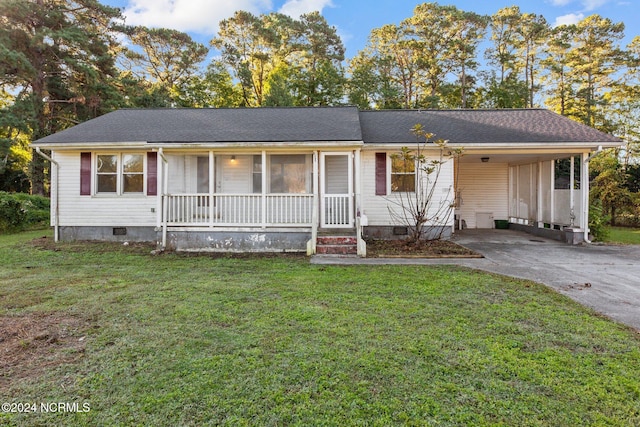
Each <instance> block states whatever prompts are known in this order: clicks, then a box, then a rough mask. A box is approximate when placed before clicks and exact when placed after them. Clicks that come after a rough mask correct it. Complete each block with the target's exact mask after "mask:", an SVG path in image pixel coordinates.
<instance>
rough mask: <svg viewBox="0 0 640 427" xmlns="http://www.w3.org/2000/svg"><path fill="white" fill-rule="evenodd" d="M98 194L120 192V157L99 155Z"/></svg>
mask: <svg viewBox="0 0 640 427" xmlns="http://www.w3.org/2000/svg"><path fill="white" fill-rule="evenodd" d="M97 170H98V180H97V181H98V189H97V190H98V191H97V192H98V193H116V192H117V190H118V156H116V155H112V154H109V155H105V154H100V155H98V169H97Z"/></svg>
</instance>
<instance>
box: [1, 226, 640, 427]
mask: <svg viewBox="0 0 640 427" xmlns="http://www.w3.org/2000/svg"><path fill="white" fill-rule="evenodd" d="M41 234H42V232H40V233H34V232H31V233H24V234H20V235H11V236H0V259H2V260H3V263H2V264H0V283H1V285H0V317H1V318H4V319H10V318H20V317H21V316H30V315H36V314H38V315H44V314H52V313H54V314H55V315H56V316H69V317H74V318H81V319H83V322H84V323H81V324H86V325H87V326H86V328H85V329H84V330H79V331H77V332H75V333H74V334H75V335H74V334H71V335H72V337H73V338H76V339H77V340H82V341H83V342H84V343H86V344H85V347H84V348H83V349H82V350H81V351H80V350H77V349H75V348H74V347H62V346H56V345H51V346H50V348H49V349H48V350H49V353H43V354H42V355H41V357H42V358H43V360H42V363H43V364H44V365H45V366H48V367H47V368H46V369H41V370H39V371H38V372H34V373H33V374H32V375H27V376H22V377H20V378H15V379H12V378H11V377H10V378H9V383H8V386H6V387H5V388H0V401H2V402H7V401H8V402H78V403H79V404H80V405H82V403H85V402H86V403H88V404H90V411H88V412H84V413H64V412H58V413H55V414H52V413H49V414H43V413H37V414H6V413H5V414H3V413H0V424H2V425H9V426H22V425H56V426H65V425H69V426H77V425H91V426H93V425H122V426H128V425H154V426H163V425H166V426H176V425H185V426H190V425H193V426H204V425H229V426H249V425H251V426H253V425H266V426H276V425H277V426H281V425H300V426H309V425H314V426H317V425H328V426H333V425H336V426H343V425H374V426H375V425H379V426H388V425H434V426H485V425H495V426H507V425H518V426H542V425H558V426H560V425H563V426H569V425H581V426H584V425H597V426H605V425H611V426H633V425H638V424H640V383H639V382H638V378H640V364H638V360H640V338H639V337H638V334H637V333H635V332H633V331H631V330H630V329H628V328H626V327H624V326H621V325H619V324H616V323H613V322H611V321H609V320H606V319H604V318H601V317H599V316H597V315H595V314H594V313H593V312H591V311H590V310H588V309H586V308H583V307H582V306H580V305H578V304H576V303H574V302H572V301H570V300H569V299H567V298H566V297H563V296H561V295H559V294H557V293H555V292H553V291H551V290H549V289H547V288H546V287H543V286H542V285H538V284H535V283H532V282H527V281H521V280H515V279H508V278H504V277H501V276H497V275H489V274H483V273H479V272H475V271H471V270H465V269H457V268H452V267H421V266H379V267H372V266H350V267H338V266H335V267H334V266H316V265H310V264H309V262H308V260H307V259H306V258H304V257H294V256H286V257H285V256H281V257H247V258H245V259H236V258H227V257H221V258H213V257H207V256H181V255H174V254H168V255H162V256H150V255H149V254H148V253H149V251H148V248H144V247H137V246H128V247H124V246H120V245H108V244H60V245H51V244H46V245H44V246H43V245H34V244H31V243H29V242H30V241H31V239H33V238H34V237H38V236H39V235H41ZM48 240H50V239H48ZM76 323H77V322H76ZM29 344H30V342H29V341H27V342H26V344H25V346H26V347H28V346H29ZM2 346H3V344H2V343H0V351H1V350H2ZM60 351H63V352H76V351H78V354H74V355H75V356H76V357H73V358H66V359H65V360H67V361H66V362H64V363H59V364H56V365H47V364H46V363H47V360H51V359H52V358H53V355H52V354H53V353H54V352H60ZM0 354H2V353H0ZM67 356H68V355H67ZM0 360H1V359H0ZM68 360H71V361H68ZM17 370H18V368H15V371H16V372H17ZM1 375H2V374H0V376H1ZM7 375H9V376H10V375H12V373H11V372H10V373H9V374H7Z"/></svg>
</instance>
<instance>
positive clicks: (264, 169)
mask: <svg viewBox="0 0 640 427" xmlns="http://www.w3.org/2000/svg"><path fill="white" fill-rule="evenodd" d="M261 179H262V183H261V186H262V195H261V199H262V202H261V204H262V218H261V222H262V228H267V152H266V150H262V174H261Z"/></svg>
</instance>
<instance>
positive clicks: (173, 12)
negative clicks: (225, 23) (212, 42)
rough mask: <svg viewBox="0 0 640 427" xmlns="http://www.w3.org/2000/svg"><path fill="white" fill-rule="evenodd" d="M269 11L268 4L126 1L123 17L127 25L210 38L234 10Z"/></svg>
mask: <svg viewBox="0 0 640 427" xmlns="http://www.w3.org/2000/svg"><path fill="white" fill-rule="evenodd" d="M272 7H273V6H272V4H271V0H130V1H129V4H128V5H127V6H126V7H125V9H124V15H125V17H126V23H127V24H128V25H144V26H146V27H164V28H173V29H176V30H179V31H184V32H188V31H193V32H196V33H201V34H207V35H213V34H215V32H216V31H217V30H218V23H219V22H220V21H221V20H223V19H225V18H229V17H230V16H232V15H233V14H234V12H236V11H237V10H246V11H248V12H252V13H255V14H259V13H262V12H264V11H268V10H270V9H271V8H272Z"/></svg>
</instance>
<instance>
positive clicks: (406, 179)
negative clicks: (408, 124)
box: [388, 124, 463, 244]
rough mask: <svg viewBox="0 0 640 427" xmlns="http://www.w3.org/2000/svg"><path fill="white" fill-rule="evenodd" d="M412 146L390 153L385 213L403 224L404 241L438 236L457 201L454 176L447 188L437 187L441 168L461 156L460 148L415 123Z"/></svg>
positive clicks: (418, 240)
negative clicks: (404, 231) (451, 145)
mask: <svg viewBox="0 0 640 427" xmlns="http://www.w3.org/2000/svg"><path fill="white" fill-rule="evenodd" d="M411 133H413V134H414V135H415V136H416V146H415V147H414V148H409V147H402V148H401V149H400V152H399V153H395V154H392V155H391V156H390V157H391V162H392V173H391V190H392V195H391V196H390V197H389V198H388V200H389V202H390V203H389V206H388V209H389V213H390V215H391V217H392V218H393V220H394V222H396V223H398V224H401V225H404V226H406V227H407V231H408V238H407V240H408V242H409V243H411V244H417V243H418V242H420V241H423V240H439V239H441V238H442V236H443V234H444V231H445V229H446V225H447V224H448V223H449V222H450V219H451V216H452V215H453V211H454V209H455V207H456V203H457V185H456V183H457V177H458V175H459V174H457V173H456V174H454V183H453V185H450V186H449V187H448V188H443V187H441V186H440V187H439V186H438V185H437V184H438V181H439V179H440V174H441V173H442V168H443V167H444V165H445V164H447V163H448V162H450V161H452V162H453V161H454V160H455V159H458V158H460V157H461V156H462V153H463V149H462V148H451V147H449V146H448V141H446V140H444V139H434V136H435V135H434V134H432V133H429V132H427V131H426V130H425V129H424V127H423V126H422V125H420V124H416V125H415V126H414V127H413V128H412V129H411ZM454 165H457V162H455V163H454Z"/></svg>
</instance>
